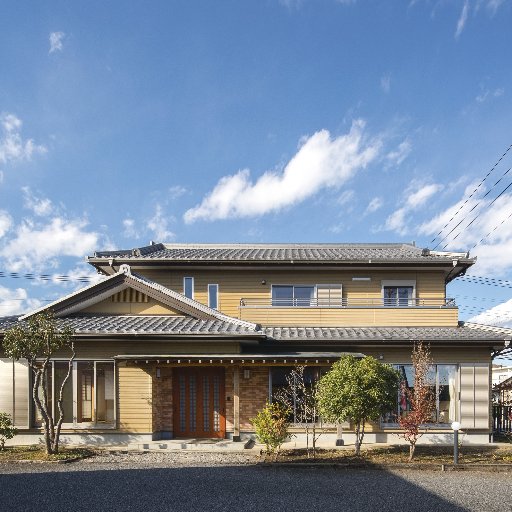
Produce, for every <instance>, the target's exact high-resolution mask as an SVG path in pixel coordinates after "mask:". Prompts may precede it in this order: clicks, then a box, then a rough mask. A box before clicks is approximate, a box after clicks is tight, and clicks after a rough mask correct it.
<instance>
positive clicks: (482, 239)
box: [470, 212, 512, 251]
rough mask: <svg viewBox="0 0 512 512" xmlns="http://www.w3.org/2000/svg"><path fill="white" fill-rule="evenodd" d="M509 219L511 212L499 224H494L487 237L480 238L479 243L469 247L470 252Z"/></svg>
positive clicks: (511, 215)
mask: <svg viewBox="0 0 512 512" xmlns="http://www.w3.org/2000/svg"><path fill="white" fill-rule="evenodd" d="M511 217H512V212H510V215H509V216H508V217H507V218H505V219H503V220H502V221H501V222H500V223H499V224H496V226H494V228H492V229H491V231H489V233H487V235H485V236H484V237H482V238H481V239H480V241H479V242H477V243H476V244H475V245H473V247H471V249H470V251H472V250H473V249H474V248H475V247H476V246H477V245H480V244H481V243H482V242H483V241H484V240H485V239H486V238H488V237H489V236H490V235H491V234H492V233H494V232H495V231H496V230H497V229H498V228H499V227H500V226H502V225H503V224H505V222H506V221H507V220H508V219H510V218H511Z"/></svg>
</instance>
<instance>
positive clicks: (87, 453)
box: [0, 446, 95, 462]
mask: <svg viewBox="0 0 512 512" xmlns="http://www.w3.org/2000/svg"><path fill="white" fill-rule="evenodd" d="M94 453H95V452H94V451H93V450H89V449H87V448H61V449H60V450H59V453H57V454H55V455H46V451H45V449H44V448H42V447H41V446H6V447H5V449H4V450H3V451H2V450H0V462H9V461H14V460H33V461H68V460H75V459H85V458H87V457H91V456H92V455H94Z"/></svg>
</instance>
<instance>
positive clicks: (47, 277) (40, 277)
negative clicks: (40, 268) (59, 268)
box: [0, 270, 93, 283]
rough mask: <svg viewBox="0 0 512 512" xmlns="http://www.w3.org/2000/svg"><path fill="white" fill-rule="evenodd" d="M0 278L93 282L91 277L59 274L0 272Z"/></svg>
mask: <svg viewBox="0 0 512 512" xmlns="http://www.w3.org/2000/svg"><path fill="white" fill-rule="evenodd" d="M0 277H10V278H12V279H29V280H36V281H46V282H49V281H59V282H78V283H90V282H92V281H93V279H92V277H90V276H74V275H58V274H32V273H26V274H23V273H19V272H3V271H1V270H0Z"/></svg>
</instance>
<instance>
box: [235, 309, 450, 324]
mask: <svg viewBox="0 0 512 512" xmlns="http://www.w3.org/2000/svg"><path fill="white" fill-rule="evenodd" d="M241 318H242V320H247V321H248V322H257V323H261V324H262V325H265V326H308V325H310V326H317V327H338V326H339V327H342V326H349V327H364V326H371V325H373V326H379V327H385V326H388V327H396V326H409V327H413V326H438V327H441V326H443V327H450V326H453V327H455V326H456V325H457V321H458V315H457V309H456V308H409V307H403V308H298V307H296V308H282V307H276V308H271V307H268V308H243V309H241Z"/></svg>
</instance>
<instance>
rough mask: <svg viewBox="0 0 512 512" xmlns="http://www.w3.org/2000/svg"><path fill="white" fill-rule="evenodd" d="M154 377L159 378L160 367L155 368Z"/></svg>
mask: <svg viewBox="0 0 512 512" xmlns="http://www.w3.org/2000/svg"><path fill="white" fill-rule="evenodd" d="M156 378H157V379H159V378H160V368H157V369H156Z"/></svg>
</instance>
